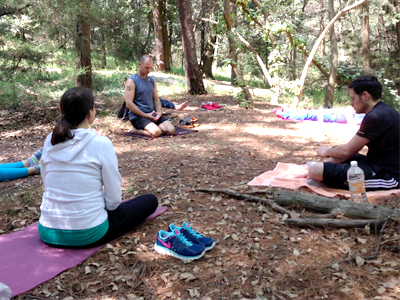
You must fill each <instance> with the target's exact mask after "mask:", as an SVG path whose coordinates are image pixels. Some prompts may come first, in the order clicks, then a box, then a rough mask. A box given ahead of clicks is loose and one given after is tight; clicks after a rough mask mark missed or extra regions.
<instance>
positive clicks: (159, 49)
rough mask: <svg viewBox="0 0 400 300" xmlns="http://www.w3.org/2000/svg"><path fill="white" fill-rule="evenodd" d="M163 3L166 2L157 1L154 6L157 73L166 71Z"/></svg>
mask: <svg viewBox="0 0 400 300" xmlns="http://www.w3.org/2000/svg"><path fill="white" fill-rule="evenodd" d="M162 2H164V0H155V1H154V6H153V23H154V36H155V46H156V57H155V62H154V70H156V71H165V54H164V35H163V25H164V20H163V15H162V8H161V6H162V5H163V4H162ZM164 26H165V25H164Z"/></svg>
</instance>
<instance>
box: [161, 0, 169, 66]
mask: <svg viewBox="0 0 400 300" xmlns="http://www.w3.org/2000/svg"><path fill="white" fill-rule="evenodd" d="M159 3H160V16H161V28H162V35H163V49H164V63H165V65H164V66H165V67H164V68H165V71H167V72H171V44H170V42H169V36H168V27H167V24H168V22H167V12H166V8H165V5H166V3H165V0H160V2H159Z"/></svg>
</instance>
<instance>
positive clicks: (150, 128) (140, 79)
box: [125, 55, 175, 137]
mask: <svg viewBox="0 0 400 300" xmlns="http://www.w3.org/2000/svg"><path fill="white" fill-rule="evenodd" d="M152 68H153V59H152V58H151V57H150V56H149V55H143V56H142V57H141V58H140V61H139V69H138V71H137V73H136V74H134V75H132V76H131V77H129V78H128V80H127V81H126V84H125V103H126V106H127V107H128V108H129V110H130V111H129V120H130V121H131V123H132V125H133V127H134V129H135V132H136V133H139V134H142V135H145V136H148V137H158V136H160V135H161V134H162V133H164V134H167V135H173V134H174V133H175V127H174V126H173V125H172V124H171V122H169V121H168V120H167V119H166V118H164V117H163V116H162V110H161V102H160V99H159V97H158V94H157V83H156V81H155V80H154V78H152V77H150V76H148V74H149V73H150V72H151V69H152Z"/></svg>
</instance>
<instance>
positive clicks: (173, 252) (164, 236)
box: [154, 222, 215, 262]
mask: <svg viewBox="0 0 400 300" xmlns="http://www.w3.org/2000/svg"><path fill="white" fill-rule="evenodd" d="M214 246H215V241H214V239H212V238H210V237H205V236H203V235H202V234H200V233H198V232H196V231H194V230H193V229H192V227H191V226H189V222H187V223H183V224H182V226H181V227H178V226H176V225H175V224H170V225H169V226H168V231H164V230H160V231H159V232H158V234H157V240H156V243H155V244H154V249H155V250H156V251H157V252H158V253H161V254H165V255H170V256H173V257H176V258H178V259H180V260H182V261H184V262H190V261H193V260H195V259H199V258H201V257H203V255H204V254H205V253H206V251H208V250H211V249H212V248H214Z"/></svg>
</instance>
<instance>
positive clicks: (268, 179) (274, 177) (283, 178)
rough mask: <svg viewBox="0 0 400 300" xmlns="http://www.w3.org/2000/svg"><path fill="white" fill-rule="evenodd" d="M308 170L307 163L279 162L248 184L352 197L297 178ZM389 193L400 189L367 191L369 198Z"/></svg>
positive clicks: (344, 192)
mask: <svg viewBox="0 0 400 300" xmlns="http://www.w3.org/2000/svg"><path fill="white" fill-rule="evenodd" d="M307 171H308V168H307V165H296V164H291V163H281V162H278V164H277V165H276V167H275V169H273V170H272V171H268V172H265V173H263V174H261V175H259V176H257V177H255V178H254V179H253V180H252V181H250V182H249V183H248V185H254V186H271V187H280V188H287V189H291V190H297V189H298V188H301V187H304V188H307V189H309V190H311V191H313V192H314V193H316V194H319V195H322V196H325V197H336V196H345V197H347V198H350V192H349V191H346V190H340V189H334V188H329V187H324V186H318V185H316V183H312V182H311V181H307V179H305V178H296V175H301V174H304V173H307ZM389 195H398V196H400V189H393V190H384V191H373V192H367V196H368V198H370V197H382V196H389Z"/></svg>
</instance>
